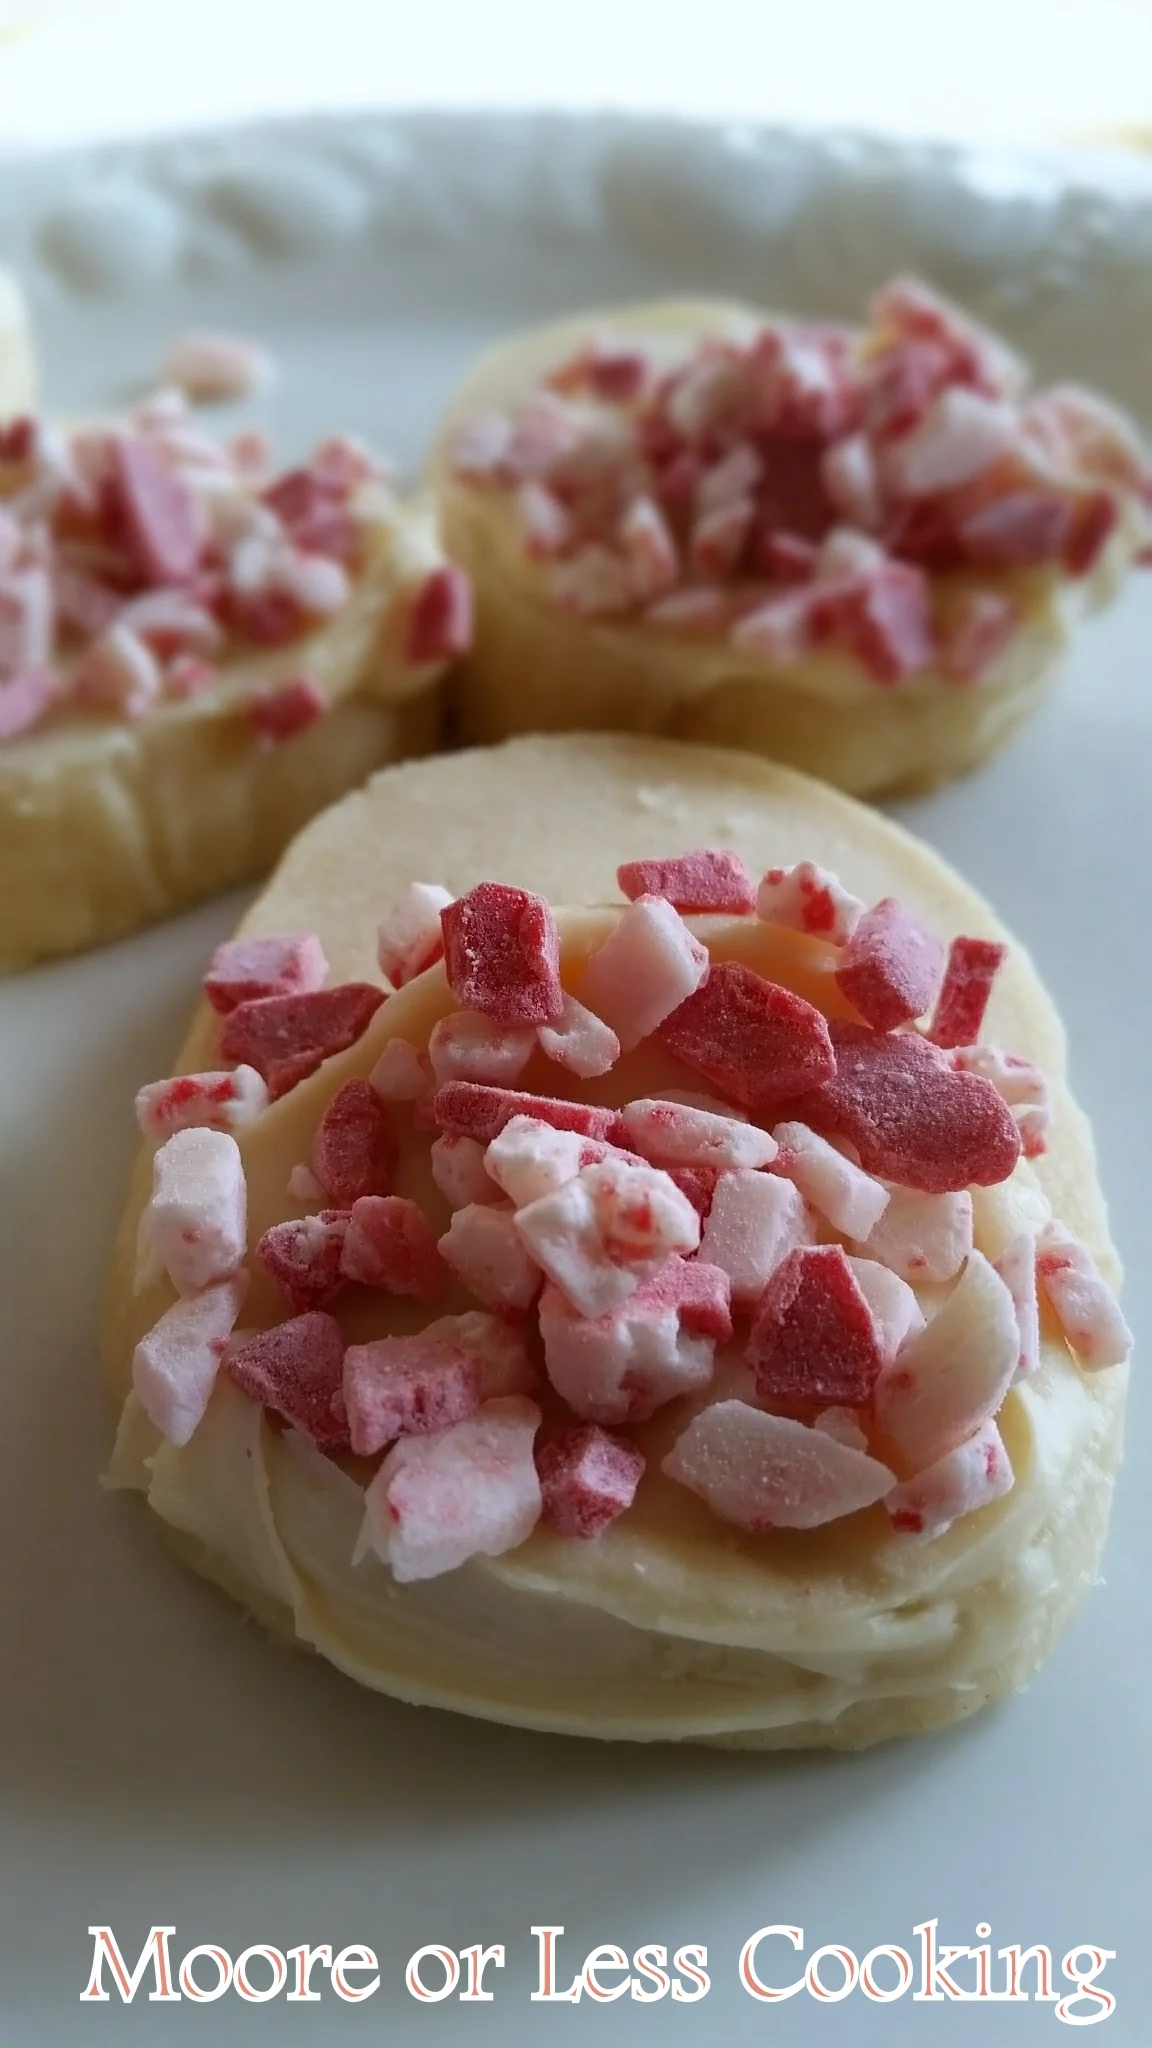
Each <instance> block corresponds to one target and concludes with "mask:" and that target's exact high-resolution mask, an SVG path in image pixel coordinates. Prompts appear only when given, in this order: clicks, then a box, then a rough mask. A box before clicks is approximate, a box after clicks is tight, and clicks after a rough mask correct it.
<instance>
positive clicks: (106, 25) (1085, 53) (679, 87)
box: [0, 0, 1152, 142]
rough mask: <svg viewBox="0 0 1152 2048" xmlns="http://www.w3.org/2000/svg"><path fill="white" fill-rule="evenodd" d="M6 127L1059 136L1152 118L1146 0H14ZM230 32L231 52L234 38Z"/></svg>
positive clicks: (52, 136) (2, 10) (3, 92)
mask: <svg viewBox="0 0 1152 2048" xmlns="http://www.w3.org/2000/svg"><path fill="white" fill-rule="evenodd" d="M5 22H12V23H23V24H30V25H31V26H30V31H29V32H28V33H27V34H25V35H24V36H23V38H22V39H21V40H20V41H19V42H18V43H16V44H13V45H11V46H10V47H8V48H7V49H4V48H3V47H0V135H3V136H5V137H6V138H8V139H10V140H11V141H30V142H55V141H73V140H74V141H80V140H87V139H89V138H96V137H101V136H120V135H136V134H144V133H154V132H156V131H158V130H162V129H165V128H180V127H188V126H192V125H194V124H196V123H198V122H204V121H218V120H241V119H247V118H249V117H250V116H252V115H256V114H284V113H295V112H296V111H298V110H299V109H301V108H306V107H314V108H319V107H325V108H346V107H360V106H371V105H383V106H388V107H413V106H455V107H475V106H484V105H489V106H503V107H531V106H540V105H545V106H563V107H572V108H575V107H584V108H589V107H591V108H597V107H631V108H636V109H645V110H651V109H665V108H673V107H674V108H677V109H679V110H681V111H683V112H685V113H699V114H709V115H732V114H740V115H746V116H748V117H749V118H750V119H758V120H781V121H805V122H820V123H835V122H844V123H846V124H848V125H851V126H858V125H859V126H868V127H873V128H877V129H882V130H888V131H892V132H896V133H900V134H906V135H953V136H979V137H985V138H993V139H996V140H1000V141H1004V140H1009V141H1014V140H1019V141H1039V140H1050V139H1052V138H1054V137H1056V136H1058V135H1061V134H1072V133H1079V132H1081V131H1084V130H1087V129H1094V128H1098V127H1105V126H1108V125H1111V124H1115V123H1118V122H1119V123H1138V122H1140V121H1147V120H1149V119H1152V105H1150V104H1149V93H1148V80H1149V78H1150V77H1152V11H1150V10H1149V9H1148V8H1147V7H1146V6H1145V5H1144V4H1143V0H967V4H966V6H965V7H964V9H963V11H962V13H956V14H952V15H948V16H945V17H942V16H941V15H940V14H939V13H938V11H937V10H936V9H934V8H932V7H927V6H925V5H924V4H923V0H868V4H867V5H864V4H862V0H812V4H809V5H806V6H795V5H792V4H789V0H709V5H708V7H707V8H706V10H704V11H703V12H702V13H701V14H700V15H699V16H694V15H692V14H691V13H689V11H688V10H686V9H685V10H683V11H682V12H680V13H677V11H676V10H674V9H670V8H668V7H667V5H666V4H664V0H623V4H621V0H581V5H580V7H579V9H578V10H576V12H575V13H574V14H572V15H571V16H569V17H567V26H566V27H565V29H564V30H563V32H561V30H560V29H559V26H558V20H557V16H556V14H555V13H554V11H553V10H552V9H550V8H548V7H544V6H541V5H540V4H539V0H485V4H484V5H483V6H480V5H478V4H476V0H437V4H436V5H435V6H425V7H409V8H400V7H398V6H396V5H391V6H389V5H381V4H380V0H323V4H322V5H317V4H316V0H198V4H197V6H196V9H195V13H194V16H193V15H189V16H186V17H185V18H184V20H183V22H182V23H181V26H180V27H175V26H174V17H173V12H172V9H171V8H170V7H166V6H158V5H157V4H156V0H0V26H3V25H4V23H5ZM223 52H226V61H224V62H222V61H221V54H222V53H223Z"/></svg>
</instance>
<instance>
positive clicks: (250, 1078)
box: [136, 1067, 268, 1138]
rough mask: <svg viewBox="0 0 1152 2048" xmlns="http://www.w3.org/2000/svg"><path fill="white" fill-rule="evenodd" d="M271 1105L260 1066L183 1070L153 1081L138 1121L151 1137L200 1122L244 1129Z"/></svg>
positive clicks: (139, 1105) (144, 1092)
mask: <svg viewBox="0 0 1152 2048" xmlns="http://www.w3.org/2000/svg"><path fill="white" fill-rule="evenodd" d="M267 1107H268V1090H267V1088H266V1086H265V1084H264V1082H263V1081H262V1080H261V1078H260V1076H259V1074H258V1073H257V1072H256V1069H255V1067H236V1068H234V1070H233V1071H232V1072H231V1073H230V1074H229V1073H221V1074H177V1075H175V1076H174V1077H173V1078H172V1080H170V1081H150V1082H149V1083H148V1084H147V1086H146V1087H144V1088H141V1089H140V1091H139V1093H138V1095H137V1097H136V1121H137V1123H138V1124H139V1126H140V1129H141V1130H142V1131H143V1133H144V1136H145V1137H146V1138H170V1137H171V1136H172V1133H173V1131H186V1130H192V1129H194V1128H195V1127H196V1126H197V1125H202V1126H205V1127H206V1128H208V1129H210V1130H214V1131H239V1130H243V1129H244V1128H245V1126H246V1125H248V1124H250V1123H254V1122H255V1120H256V1118H257V1117H258V1116H260V1115H261V1114H262V1113H263V1111H264V1110H265V1109H266V1108H267Z"/></svg>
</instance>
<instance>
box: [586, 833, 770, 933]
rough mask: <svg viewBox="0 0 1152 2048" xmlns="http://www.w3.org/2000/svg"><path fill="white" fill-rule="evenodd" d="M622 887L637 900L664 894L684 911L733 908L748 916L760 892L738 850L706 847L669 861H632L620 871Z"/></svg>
mask: <svg viewBox="0 0 1152 2048" xmlns="http://www.w3.org/2000/svg"><path fill="white" fill-rule="evenodd" d="M616 881H617V884H618V886H619V888H620V889H621V890H622V891H623V893H624V895H625V896H627V898H628V900H629V902H630V903H634V902H635V901H636V898H637V897H638V896H663V897H664V898H665V899H666V900H667V901H668V902H669V903H670V904H671V905H672V908H673V909H674V910H679V911H681V912H692V911H708V910H718V911H719V910H730V911H732V912H734V914H735V915H736V916H738V917H739V916H747V915H749V914H750V913H751V912H752V911H753V910H755V908H756V891H755V888H754V887H753V883H752V877H751V875H750V874H749V873H748V870H747V868H746V867H745V865H744V863H743V861H742V860H741V858H740V856H739V854H738V853H720V852H717V850H716V849H715V848H714V847H704V848H702V849H701V851H700V852H698V853H681V854H676V855H674V856H672V857H671V858H670V859H668V860H628V861H625V862H624V863H623V865H622V866H621V867H618V868H617V870H616Z"/></svg>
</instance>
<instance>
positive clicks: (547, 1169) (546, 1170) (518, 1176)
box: [484, 1116, 595, 1209]
mask: <svg viewBox="0 0 1152 2048" xmlns="http://www.w3.org/2000/svg"><path fill="white" fill-rule="evenodd" d="M589 1149H590V1147H589V1141H588V1139H587V1138H582V1137H581V1136H580V1134H579V1132H578V1131H558V1130H556V1129H555V1128H554V1126H553V1125H552V1124H545V1123H541V1121H540V1119H539V1118H538V1117H534V1116H513V1117H509V1119H508V1122H507V1123H506V1124H505V1126H504V1129H503V1130H502V1131H501V1132H500V1133H499V1135H498V1136H497V1137H495V1138H493V1140H492V1143H491V1144H490V1145H489V1147H488V1150H487V1151H486V1152H485V1154H484V1166H485V1170H486V1172H487V1173H488V1174H489V1175H490V1176H491V1178H492V1180H493V1181H494V1182H495V1183H496V1184H497V1186H498V1187H500V1188H502V1189H503V1191H504V1193H505V1194H506V1195H507V1197H508V1199H509V1201H510V1202H514V1203H515V1205H516V1207H517V1209H524V1208H527V1206H528V1204H529V1203H530V1202H538V1201H540V1200H541V1198H542V1197H543V1196H544V1195H550V1194H552V1193H554V1191H555V1190H556V1189H557V1188H559V1187H563V1185H564V1182H565V1181H566V1180H574V1179H575V1177H576V1175H577V1174H578V1173H579V1171H580V1169H581V1167H582V1166H587V1165H589V1164H591V1163H592V1162H591V1161H590V1160H589V1157H588V1153H589ZM593 1156H594V1157H595V1154H594V1155H593Z"/></svg>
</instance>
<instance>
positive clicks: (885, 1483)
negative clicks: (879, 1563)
mask: <svg viewBox="0 0 1152 2048" xmlns="http://www.w3.org/2000/svg"><path fill="white" fill-rule="evenodd" d="M661 1469H662V1471H664V1472H666V1473H667V1474H668V1477H669V1478H670V1479H675V1480H677V1481H678V1482H679V1484H680V1485H681V1486H687V1487H688V1488H689V1489H690V1490H691V1491H692V1492H693V1493H698V1494H699V1495H700V1498H701V1500H704V1501H706V1502H707V1503H708V1506H709V1507H710V1508H711V1509H712V1512H713V1514H715V1515H719V1516H720V1518H721V1520H722V1521H725V1522H735V1524H736V1526H737V1527H738V1528H740V1529H747V1530H748V1531H749V1532H750V1533H751V1534H753V1535H758V1534H760V1533H761V1532H762V1531H764V1530H768V1529H815V1528H818V1527H819V1526H820V1524H821V1523H823V1522H834V1521H838V1520H839V1519H840V1518H841V1517H842V1516H844V1515H853V1514H856V1513H857V1511H858V1510H859V1509H860V1508H867V1507H871V1506H872V1504H873V1502H874V1501H878V1500H883V1499H884V1497H885V1495H886V1494H888V1493H890V1492H891V1490H892V1486H893V1484H894V1480H895V1474H894V1473H892V1472H890V1471H889V1469H888V1467H887V1466H886V1465H882V1464H881V1463H880V1462H879V1460H878V1459H876V1458H871V1457H869V1456H868V1454H867V1452H865V1451H861V1450H857V1449H855V1448H854V1447H853V1446H852V1445H850V1444H844V1443H841V1442H839V1440H838V1439H837V1438H836V1437H834V1436H833V1435H832V1434H831V1433H830V1431H828V1430H822V1429H809V1428H807V1427H806V1426H805V1425H804V1424H803V1423H801V1422H794V1421H792V1420H791V1419H790V1418H789V1417H787V1416H784V1415H766V1414H765V1413H764V1412H763V1410H761V1409H758V1408H750V1407H749V1406H748V1404H747V1402H744V1401H717V1402H715V1403H714V1404H713V1406H712V1407H710V1408H705V1409H704V1410H703V1411H702V1412H701V1414H699V1415H697V1416H696V1417H695V1418H694V1420H693V1421H692V1422H690V1423H689V1425H688V1427H687V1429H686V1430H685V1431H684V1434H683V1436H681V1437H680V1438H679V1439H678V1440H677V1442H676V1444H675V1445H674V1447H673V1449H672V1450H671V1451H670V1452H669V1453H668V1456H667V1457H666V1458H665V1459H664V1461H663V1465H662V1467H661Z"/></svg>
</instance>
